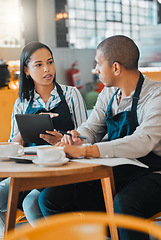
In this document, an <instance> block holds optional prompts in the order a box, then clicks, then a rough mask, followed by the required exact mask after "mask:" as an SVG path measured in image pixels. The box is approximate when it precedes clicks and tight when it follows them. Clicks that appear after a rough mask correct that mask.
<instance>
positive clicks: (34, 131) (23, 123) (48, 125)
mask: <svg viewBox="0 0 161 240" xmlns="http://www.w3.org/2000/svg"><path fill="white" fill-rule="evenodd" d="M15 117H16V121H17V125H18V128H19V131H20V133H21V136H22V139H23V141H24V142H25V143H36V144H46V143H47V142H46V141H44V140H43V139H41V138H40V137H39V135H40V134H41V133H46V130H49V131H53V129H54V128H53V124H52V119H51V117H50V115H49V114H16V115H15Z"/></svg>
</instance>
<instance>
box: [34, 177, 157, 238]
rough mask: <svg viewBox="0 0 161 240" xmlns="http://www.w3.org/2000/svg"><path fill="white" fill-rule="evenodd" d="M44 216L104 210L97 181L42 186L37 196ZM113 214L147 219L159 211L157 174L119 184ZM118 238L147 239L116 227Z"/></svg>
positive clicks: (145, 236)
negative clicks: (42, 188)
mask: <svg viewBox="0 0 161 240" xmlns="http://www.w3.org/2000/svg"><path fill="white" fill-rule="evenodd" d="M38 202H39V206H40V209H41V212H42V214H43V216H44V217H47V216H49V215H53V214H57V213H62V212H72V211H105V206H104V199H103V194H102V189H101V183H100V181H92V182H87V183H77V184H71V185H66V186H60V187H59V186H58V187H50V188H46V189H44V190H43V191H42V192H41V193H40V196H39V199H38ZM114 211H115V213H120V214H127V215H133V216H138V217H142V218H150V217H151V216H153V215H154V214H156V213H158V212H160V211H161V175H160V174H147V175H143V176H139V178H136V179H135V180H134V179H133V180H131V181H129V182H128V184H125V185H122V187H121V189H119V191H118V192H117V194H116V196H115V198H114ZM119 236H120V239H121V240H136V239H137V240H149V235H147V234H143V233H138V232H134V231H130V230H126V229H121V228H120V229H119Z"/></svg>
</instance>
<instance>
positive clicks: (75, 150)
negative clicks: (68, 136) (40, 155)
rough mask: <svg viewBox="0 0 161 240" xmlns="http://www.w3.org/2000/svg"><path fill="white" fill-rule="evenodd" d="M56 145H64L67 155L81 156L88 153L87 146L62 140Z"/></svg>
mask: <svg viewBox="0 0 161 240" xmlns="http://www.w3.org/2000/svg"><path fill="white" fill-rule="evenodd" d="M56 146H59V147H64V152H65V153H66V154H67V157H72V158H79V157H84V156H85V155H86V147H85V146H73V145H69V144H65V143H62V142H59V143H57V144H56Z"/></svg>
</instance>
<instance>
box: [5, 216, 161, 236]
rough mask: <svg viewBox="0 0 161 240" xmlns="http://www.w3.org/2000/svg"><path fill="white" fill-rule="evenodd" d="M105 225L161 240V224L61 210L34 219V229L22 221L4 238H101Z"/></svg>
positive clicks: (132, 218)
mask: <svg viewBox="0 0 161 240" xmlns="http://www.w3.org/2000/svg"><path fill="white" fill-rule="evenodd" d="M107 226H109V227H116V226H119V227H122V228H127V229H131V230H137V231H141V232H144V233H148V234H150V235H151V236H153V237H155V238H156V239H160V240H161V227H160V226H159V225H157V224H155V223H152V222H151V221H150V220H146V219H141V218H136V217H132V216H125V215H116V214H112V215H107V214H106V213H100V212H97V213H96V212H85V213H83V214H82V215H79V214H73V213H65V214H58V215H55V216H51V217H48V218H47V221H46V219H40V220H38V221H37V223H36V226H35V228H32V227H31V226H29V224H25V226H20V227H19V228H17V229H16V231H13V230H12V231H10V232H9V233H8V234H7V235H6V236H5V238H4V239H5V240H20V239H21V240H44V239H48V240H51V239H54V240H60V239H63V240H75V239H77V240H90V239H91V240H105V239H106V230H107Z"/></svg>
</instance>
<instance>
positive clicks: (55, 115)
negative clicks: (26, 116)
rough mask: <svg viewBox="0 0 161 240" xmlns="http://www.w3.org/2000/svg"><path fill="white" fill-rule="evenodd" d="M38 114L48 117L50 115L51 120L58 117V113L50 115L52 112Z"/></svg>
mask: <svg viewBox="0 0 161 240" xmlns="http://www.w3.org/2000/svg"><path fill="white" fill-rule="evenodd" d="M40 114H48V115H50V117H51V118H53V117H58V116H59V114H58V113H52V112H42V113H40Z"/></svg>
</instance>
